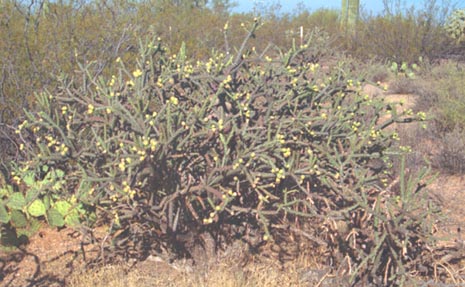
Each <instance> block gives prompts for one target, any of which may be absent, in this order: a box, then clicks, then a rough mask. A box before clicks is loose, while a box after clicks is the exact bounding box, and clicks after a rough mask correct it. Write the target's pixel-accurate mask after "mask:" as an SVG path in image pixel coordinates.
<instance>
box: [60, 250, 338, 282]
mask: <svg viewBox="0 0 465 287" xmlns="http://www.w3.org/2000/svg"><path fill="white" fill-rule="evenodd" d="M241 265H242V266H241ZM186 269H187V270H186ZM325 275H326V272H325V271H324V270H322V269H319V268H318V265H317V264H316V263H315V259H314V258H312V257H311V256H309V255H302V256H299V257H298V258H297V259H295V260H293V261H292V262H288V263H286V264H281V263H280V262H278V261H277V260H275V259H270V258H265V257H260V258H255V259H252V260H251V261H250V262H248V263H246V264H245V265H243V264H241V262H239V261H237V260H236V261H235V260H229V259H226V260H224V259H223V260H221V261H220V262H219V263H214V264H210V266H205V265H204V266H198V267H194V268H193V269H190V268H188V267H187V268H186V266H179V265H178V267H175V266H174V265H170V264H167V263H165V262H150V261H145V262H141V263H139V264H136V265H135V266H133V267H132V268H129V266H127V265H123V264H120V265H110V266H104V267H101V268H99V269H95V270H89V271H86V272H84V273H81V274H75V275H73V276H72V277H71V278H70V280H69V284H68V286H71V287H87V286H95V287H99V286H102V287H104V286H105V287H148V286H179V287H184V286H186V287H187V286H196V287H197V286H199V287H217V286H222V287H242V286H270V287H273V286H276V287H278V286H279V287H284V286H296V287H299V286H317V285H318V284H320V286H331V285H328V283H324V281H326V282H329V281H330V280H331V279H332V278H330V277H329V276H325ZM320 281H321V282H320ZM322 283H323V284H322Z"/></svg>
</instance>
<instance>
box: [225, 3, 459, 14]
mask: <svg viewBox="0 0 465 287" xmlns="http://www.w3.org/2000/svg"><path fill="white" fill-rule="evenodd" d="M428 1H429V0H401V1H400V3H403V4H405V5H407V6H408V7H410V6H412V5H414V6H415V7H416V8H421V7H423V6H424V3H425V2H428ZM231 2H235V3H236V4H237V6H236V7H235V8H234V9H233V11H234V12H251V11H253V8H254V6H255V5H256V4H257V3H258V5H263V4H264V5H265V6H269V5H270V4H272V3H279V5H280V6H281V10H279V12H281V13H292V12H296V9H297V8H298V7H302V6H298V5H299V3H301V4H303V6H304V7H306V8H307V9H309V10H310V11H314V10H317V9H320V8H334V9H340V7H341V0H233V1H231ZM390 2H391V3H395V2H398V0H396V1H390ZM443 2H444V3H445V1H441V0H439V1H437V3H439V4H441V3H443ZM449 2H450V3H451V4H452V5H454V6H455V7H456V8H465V0H458V1H454V0H451V1H449ZM360 5H361V6H362V7H363V10H365V11H367V12H373V13H374V14H377V13H379V12H381V11H383V7H384V6H383V0H361V1H360Z"/></svg>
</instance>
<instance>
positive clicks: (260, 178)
mask: <svg viewBox="0 0 465 287" xmlns="http://www.w3.org/2000/svg"><path fill="white" fill-rule="evenodd" d="M258 26H259V23H258V22H254V23H252V28H251V30H250V31H249V34H248V36H247V38H246V40H247V39H250V38H251V37H252V36H253V35H254V31H255V29H256V28H257V27H258ZM318 37H322V36H321V35H320V34H317V33H314V34H312V38H310V39H308V43H307V45H304V46H302V47H297V46H294V47H292V48H291V49H290V50H288V51H281V50H277V52H276V53H275V54H277V55H280V56H275V57H269V56H265V55H263V54H261V53H259V52H258V51H257V50H255V51H254V50H253V49H250V50H248V49H246V47H247V42H246V41H244V44H243V45H242V48H241V49H240V50H239V51H238V53H237V54H236V55H234V56H233V55H226V54H225V53H219V52H217V54H214V55H213V57H212V58H211V59H209V60H207V61H205V62H202V61H199V62H197V63H194V62H192V61H191V60H190V59H189V58H188V57H186V51H185V48H184V46H181V49H180V50H179V52H178V53H177V54H171V52H170V51H169V50H167V49H166V48H164V47H163V46H162V44H161V43H160V42H159V41H158V40H156V38H157V37H156V36H155V37H154V38H153V39H148V40H147V41H142V40H141V41H140V49H139V52H138V54H139V55H140V57H139V58H138V59H137V66H136V67H135V68H134V69H130V68H128V67H127V66H125V62H124V61H122V60H121V59H119V58H118V59H117V60H116V64H117V66H118V71H117V73H115V74H114V75H112V76H110V77H108V78H107V77H98V78H96V77H94V75H93V74H92V73H91V72H89V67H88V66H83V67H82V75H80V77H79V79H80V80H79V81H76V80H74V79H73V78H67V77H63V78H62V79H61V81H62V83H61V85H60V87H61V89H60V90H58V91H55V92H54V93H47V92H45V93H38V94H37V105H38V107H37V111H35V112H28V113H27V119H26V121H24V122H23V123H22V124H21V125H20V126H19V127H18V130H17V132H18V133H19V134H20V135H21V136H22V137H23V138H24V139H25V141H24V142H23V146H22V147H21V149H22V150H23V152H24V157H25V161H24V163H23V164H21V165H20V166H19V167H18V169H17V171H16V174H15V176H16V177H17V178H16V179H17V181H18V182H20V183H22V182H25V175H26V174H27V175H30V174H33V175H34V176H33V180H34V182H37V181H39V182H42V181H45V180H47V179H49V178H54V179H55V181H53V183H54V185H55V184H56V183H57V182H58V183H59V186H58V187H57V188H49V187H44V188H41V189H39V191H38V192H36V193H34V196H28V194H29V191H28V189H27V188H26V189H25V190H24V191H22V192H19V194H24V193H26V197H25V201H24V204H22V207H23V210H24V208H26V209H27V210H26V211H29V208H30V206H31V205H32V204H34V205H37V206H38V205H41V206H40V207H41V208H42V205H43V207H44V209H45V210H44V209H41V210H44V211H43V212H42V214H43V216H45V217H46V218H47V219H49V221H50V216H49V214H50V213H51V212H52V211H51V210H54V209H55V210H56V209H57V202H67V203H69V205H67V207H68V209H67V210H66V211H67V212H66V213H65V214H62V213H60V212H55V211H53V214H54V216H56V217H57V218H58V219H59V220H60V222H59V223H62V221H65V223H66V216H69V215H71V214H72V215H73V219H74V218H76V217H77V218H79V219H80V220H81V221H84V220H85V219H86V218H87V217H89V216H91V218H97V223H98V224H106V225H107V226H109V235H110V236H111V238H112V245H111V246H106V245H105V244H104V243H102V246H106V247H107V249H106V251H105V252H104V254H102V255H107V256H108V255H110V256H115V255H122V256H131V257H137V258H140V257H143V256H147V255H148V254H149V252H150V250H153V249H159V248H167V249H170V250H172V251H173V252H178V253H179V252H181V253H187V255H189V253H190V252H191V250H189V248H188V244H187V243H186V241H185V240H184V239H183V238H186V236H185V235H189V234H190V235H192V236H193V237H194V243H195V242H196V241H197V240H201V239H202V238H205V236H210V238H212V239H213V240H214V241H216V243H217V244H219V243H220V242H228V240H230V239H231V238H233V237H235V236H243V235H244V233H243V232H246V231H244V230H243V229H241V228H240V227H241V226H245V227H247V228H246V230H250V229H252V230H255V232H259V234H261V235H260V237H262V238H261V239H259V242H266V241H269V240H273V239H274V238H279V237H280V234H282V232H283V226H289V225H290V224H291V223H292V222H302V223H304V225H305V226H306V229H305V230H304V231H302V230H299V226H300V225H297V226H294V224H292V225H293V226H294V227H293V228H292V230H296V232H297V233H298V234H305V235H306V237H307V238H310V239H311V240H312V242H313V243H314V244H315V245H320V246H321V247H324V248H325V250H327V252H328V253H327V254H326V255H327V258H328V260H329V261H328V262H326V263H329V264H334V265H335V264H338V265H339V264H340V265H341V266H344V263H347V264H348V265H345V266H350V267H348V268H347V270H346V271H347V272H349V275H350V276H351V282H356V281H371V282H377V283H379V284H390V283H392V284H394V283H399V284H401V283H402V282H403V281H404V280H405V279H406V278H407V277H408V275H409V272H413V271H414V269H415V267H414V266H417V265H418V264H422V265H423V266H428V267H429V266H431V265H429V264H430V263H431V260H430V257H428V256H427V253H429V251H427V247H428V246H434V240H433V238H432V237H431V234H432V222H433V220H434V216H433V215H434V214H433V213H434V209H432V208H425V206H428V204H430V203H429V201H428V198H427V196H426V193H425V192H423V184H424V176H425V174H424V173H422V174H421V175H419V176H412V177H410V178H407V177H405V176H404V173H403V172H402V170H401V172H400V175H401V177H400V185H399V186H400V187H399V188H398V189H396V190H394V189H390V188H389V186H388V185H389V180H388V174H389V173H390V169H389V166H390V162H391V160H390V155H392V156H394V155H395V154H399V153H402V152H403V151H404V152H405V151H406V150H408V148H406V147H401V148H400V149H394V148H392V147H391V146H392V145H393V143H394V142H395V141H396V140H397V138H398V135H397V133H396V132H395V131H394V130H392V129H387V127H389V126H390V125H392V124H394V123H402V122H405V121H411V120H415V119H420V120H421V119H423V115H422V114H421V113H420V114H418V115H413V114H410V113H399V114H398V113H397V112H396V111H397V109H396V108H393V106H395V103H390V104H386V103H384V102H383V101H381V100H377V99H370V97H368V96H366V95H364V94H363V93H362V92H361V90H360V88H361V85H360V83H359V82H357V79H352V78H350V77H348V75H350V72H349V71H348V70H345V69H344V65H343V64H340V65H339V66H338V67H335V68H333V69H330V70H326V71H325V70H323V69H321V68H320V65H319V63H318V62H317V61H318V57H317V56H316V55H315V52H314V51H313V50H312V49H311V48H309V47H311V45H310V44H311V43H314V42H318V41H322V40H321V39H319V38H318ZM373 162H380V163H381V164H380V165H373V164H372V163H373ZM45 166H46V167H47V170H46V171H44V170H41V169H40V168H39V169H38V168H36V167H45ZM401 168H402V169H403V168H404V167H403V166H401ZM51 172H52V173H53V174H54V175H55V176H52V177H51V176H49V174H50V173H51ZM57 173H58V174H57ZM62 173H63V174H65V175H66V176H64V177H61V176H60V174H62ZM15 196H18V197H19V196H21V195H15ZM4 197H5V198H6V199H5V201H4V202H6V204H5V205H2V208H4V209H5V210H6V209H10V208H11V206H9V205H8V204H9V202H12V199H11V195H8V194H6V195H5V196H4ZM47 198H49V199H47ZM35 202H39V203H35ZM47 202H49V203H47ZM10 205H11V204H10ZM57 211H58V210H57ZM26 214H27V213H26ZM60 214H61V215H60ZM37 215H38V214H37ZM70 220H71V219H70ZM89 221H93V220H89ZM71 222H74V220H71ZM341 226H342V227H341ZM284 229H285V230H289V229H288V228H284ZM195 238H197V239H195ZM200 244H201V245H206V242H203V243H202V242H200ZM204 247H205V246H204ZM330 262H332V263H330ZM427 272H429V269H428V271H427Z"/></svg>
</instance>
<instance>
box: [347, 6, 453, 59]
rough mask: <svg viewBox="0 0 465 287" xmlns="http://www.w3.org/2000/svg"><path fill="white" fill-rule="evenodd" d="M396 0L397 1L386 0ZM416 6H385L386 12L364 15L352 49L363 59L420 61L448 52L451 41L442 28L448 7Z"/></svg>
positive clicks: (353, 40)
mask: <svg viewBox="0 0 465 287" xmlns="http://www.w3.org/2000/svg"><path fill="white" fill-rule="evenodd" d="M386 2H396V1H386ZM428 3H429V4H427V5H426V6H425V7H423V8H418V9H414V8H413V7H412V8H408V7H398V8H397V9H391V10H389V9H385V13H384V14H382V15H377V16H372V15H364V16H363V17H362V21H360V23H359V25H358V28H357V34H356V37H355V38H354V39H351V40H350V39H349V41H350V42H351V43H352V44H350V45H349V48H350V50H351V51H353V53H354V54H356V55H358V57H360V58H361V59H366V58H368V59H371V58H378V59H382V60H386V59H387V60H391V61H395V62H397V63H399V65H400V64H401V63H402V62H404V61H405V62H407V63H416V62H418V59H419V58H420V57H423V58H430V59H436V58H440V57H443V56H444V55H445V54H447V52H446V51H448V49H449V48H450V44H451V41H450V40H449V39H448V37H447V36H446V34H445V33H444V30H443V28H442V23H443V21H444V19H443V18H444V14H446V13H447V10H445V9H444V7H447V5H445V4H444V6H441V5H439V4H438V3H436V2H435V1H430V2H428Z"/></svg>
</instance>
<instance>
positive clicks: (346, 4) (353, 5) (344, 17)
mask: <svg viewBox="0 0 465 287" xmlns="http://www.w3.org/2000/svg"><path fill="white" fill-rule="evenodd" d="M359 10H360V0H342V5H341V28H342V29H343V30H344V31H346V32H348V33H350V34H352V35H355V32H356V27H355V26H356V25H357V21H358V17H359Z"/></svg>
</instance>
